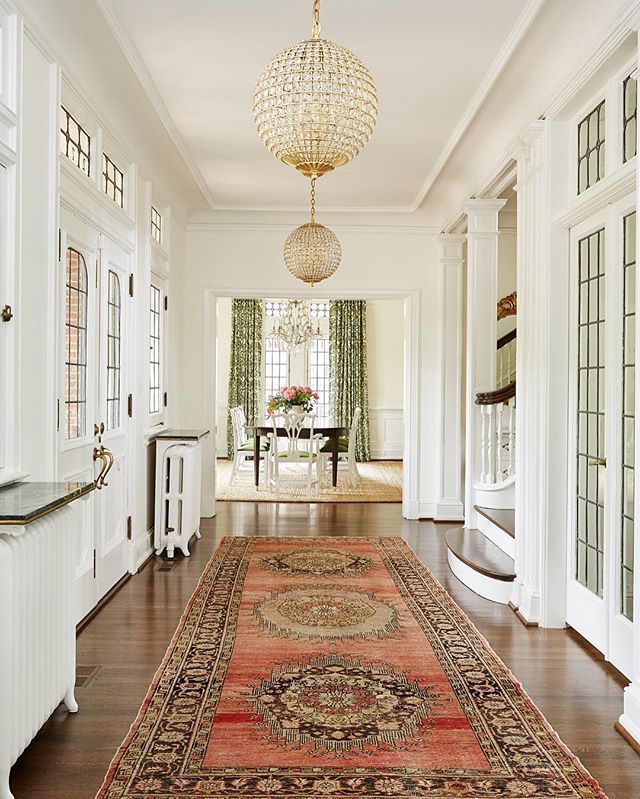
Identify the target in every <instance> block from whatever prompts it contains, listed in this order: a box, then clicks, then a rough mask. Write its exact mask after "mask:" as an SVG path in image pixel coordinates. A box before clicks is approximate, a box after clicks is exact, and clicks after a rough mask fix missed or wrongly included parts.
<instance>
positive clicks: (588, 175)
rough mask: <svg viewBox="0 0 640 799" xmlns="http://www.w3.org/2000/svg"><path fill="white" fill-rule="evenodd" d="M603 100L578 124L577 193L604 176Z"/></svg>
mask: <svg viewBox="0 0 640 799" xmlns="http://www.w3.org/2000/svg"><path fill="white" fill-rule="evenodd" d="M604 110H605V101H604V100H603V101H602V102H601V103H600V105H598V106H597V107H596V108H594V109H593V111H591V113H590V114H588V115H587V116H586V117H585V118H584V119H583V120H582V122H581V123H580V124H579V125H578V194H580V193H581V192H583V191H585V189H588V188H589V187H590V186H593V185H594V184H595V183H597V182H598V181H599V180H602V178H603V177H604V154H605V149H604V139H605V129H604Z"/></svg>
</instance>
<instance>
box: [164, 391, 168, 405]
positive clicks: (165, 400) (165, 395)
mask: <svg viewBox="0 0 640 799" xmlns="http://www.w3.org/2000/svg"><path fill="white" fill-rule="evenodd" d="M163 402H164V407H165V408H166V407H167V392H166V391H165V392H164V396H163Z"/></svg>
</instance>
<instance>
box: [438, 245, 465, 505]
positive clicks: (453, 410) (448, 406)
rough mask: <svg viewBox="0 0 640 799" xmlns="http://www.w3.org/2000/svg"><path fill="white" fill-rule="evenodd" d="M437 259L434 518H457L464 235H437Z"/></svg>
mask: <svg viewBox="0 0 640 799" xmlns="http://www.w3.org/2000/svg"><path fill="white" fill-rule="evenodd" d="M436 240H437V243H438V247H439V258H438V260H439V261H440V270H441V271H440V314H441V317H440V336H441V341H440V370H439V371H440V375H441V384H440V407H441V414H440V418H441V431H440V480H439V483H440V487H439V491H438V503H437V507H436V511H435V518H436V519H442V520H458V519H462V518H463V515H464V510H463V501H462V500H463V497H462V446H463V444H462V406H461V403H462V356H463V334H462V321H463V314H464V297H463V294H462V289H463V276H464V275H463V269H464V245H465V242H466V236H463V235H460V236H458V235H454V234H443V235H441V236H437V237H436Z"/></svg>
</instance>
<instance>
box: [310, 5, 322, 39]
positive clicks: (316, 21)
mask: <svg viewBox="0 0 640 799" xmlns="http://www.w3.org/2000/svg"><path fill="white" fill-rule="evenodd" d="M311 35H312V37H313V38H314V39H319V38H320V0H313V28H312V30H311Z"/></svg>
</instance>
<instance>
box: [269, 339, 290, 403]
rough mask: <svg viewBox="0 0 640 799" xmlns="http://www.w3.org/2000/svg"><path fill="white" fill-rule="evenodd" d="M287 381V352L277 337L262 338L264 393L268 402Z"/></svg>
mask: <svg viewBox="0 0 640 799" xmlns="http://www.w3.org/2000/svg"><path fill="white" fill-rule="evenodd" d="M288 382H289V353H288V352H287V350H286V348H285V347H283V346H282V343H281V342H280V340H279V339H277V338H274V337H273V336H266V337H265V340H264V394H265V402H268V401H269V400H270V399H271V397H273V395H274V394H277V393H278V391H280V389H281V388H282V387H283V386H286V385H287V383H288Z"/></svg>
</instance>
